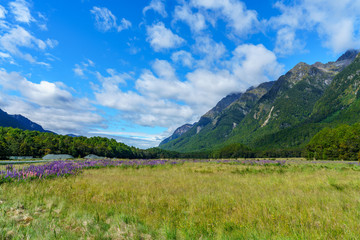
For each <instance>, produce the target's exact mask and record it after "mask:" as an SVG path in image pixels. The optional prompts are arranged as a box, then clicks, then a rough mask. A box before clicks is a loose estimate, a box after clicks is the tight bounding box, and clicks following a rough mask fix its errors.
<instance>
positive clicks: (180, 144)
mask: <svg viewBox="0 0 360 240" xmlns="http://www.w3.org/2000/svg"><path fill="white" fill-rule="evenodd" d="M273 84H274V82H267V83H262V84H260V85H259V86H258V87H256V88H254V87H252V88H249V89H248V90H247V91H246V92H244V93H235V94H230V95H228V96H226V97H225V98H223V99H222V100H221V101H220V102H219V103H218V104H217V105H216V106H215V107H214V108H212V109H211V110H210V111H208V112H207V113H206V114H204V115H203V116H202V117H201V118H200V120H199V121H198V122H196V123H194V125H193V126H192V127H191V128H190V129H189V130H188V131H187V132H186V133H184V134H182V135H181V136H180V137H178V138H176V139H174V140H172V141H169V142H166V143H163V144H161V145H160V147H161V148H163V149H168V150H173V149H176V150H177V151H196V150H198V147H199V145H198V144H199V143H200V144H201V146H200V149H208V148H209V147H211V146H213V145H215V144H217V143H218V142H221V141H225V140H226V139H227V137H228V135H229V134H230V133H231V131H233V129H234V128H235V127H236V126H237V125H238V124H239V123H240V122H241V121H242V119H243V118H244V117H245V116H246V115H247V114H248V112H249V111H250V110H251V108H252V107H253V106H254V104H255V103H256V102H257V101H258V100H259V99H260V98H261V97H262V96H263V95H264V94H265V93H266V92H267V91H268V90H269V89H270V88H271V87H272V85H273Z"/></svg>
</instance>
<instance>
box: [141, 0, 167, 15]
mask: <svg viewBox="0 0 360 240" xmlns="http://www.w3.org/2000/svg"><path fill="white" fill-rule="evenodd" d="M149 10H153V11H155V12H157V13H159V14H160V15H161V16H163V17H167V12H166V10H165V4H164V1H163V0H151V2H150V4H149V5H148V6H146V7H145V8H144V9H143V14H144V15H145V14H146V12H147V11H149Z"/></svg>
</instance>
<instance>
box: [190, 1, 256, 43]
mask: <svg viewBox="0 0 360 240" xmlns="http://www.w3.org/2000/svg"><path fill="white" fill-rule="evenodd" d="M190 5H191V6H192V7H195V8H199V9H203V10H206V11H212V12H214V13H215V14H212V16H213V17H214V18H215V20H216V18H222V19H223V20H225V21H226V22H227V26H228V27H229V28H231V30H232V34H234V35H236V36H240V37H243V36H246V35H248V34H251V33H254V32H257V31H258V30H259V25H260V22H259V20H258V18H257V12H256V11H254V10H248V9H247V8H246V5H245V4H244V3H243V2H241V1H239V0H222V1H218V0H190ZM209 21H213V22H214V20H212V19H209Z"/></svg>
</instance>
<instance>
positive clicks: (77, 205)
mask: <svg viewBox="0 0 360 240" xmlns="http://www.w3.org/2000/svg"><path fill="white" fill-rule="evenodd" d="M12 238H14V239H27V238H28V239H360V166H359V165H349V164H341V163H326V164H296V163H291V164H285V165H272V164H270V165H266V166H257V165H254V166H248V165H241V164H231V163H217V162H200V163H196V162H189V163H183V164H179V165H170V164H167V165H161V166H155V167H151V166H144V167H140V168H136V167H129V168H119V167H118V168H116V167H115V168H103V169H91V170H85V171H84V172H83V173H81V174H80V175H77V176H70V177H66V178H65V177H62V178H55V179H43V180H33V181H29V182H14V183H5V184H2V185H0V239H12Z"/></svg>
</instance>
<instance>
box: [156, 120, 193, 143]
mask: <svg viewBox="0 0 360 240" xmlns="http://www.w3.org/2000/svg"><path fill="white" fill-rule="evenodd" d="M192 126H193V125H192V124H188V123H187V124H184V125H182V126H181V127H179V128H177V129H176V130H175V131H174V133H173V134H172V135H171V136H170V137H168V138H166V139H164V140H163V141H162V142H161V143H160V145H163V144H165V143H168V142H170V141H172V140H175V139H177V138H179V137H180V136H181V135H183V134H184V133H186V132H187V131H189V129H190V128H191V127H192Z"/></svg>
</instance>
